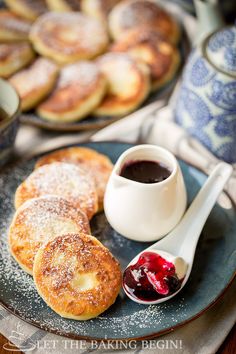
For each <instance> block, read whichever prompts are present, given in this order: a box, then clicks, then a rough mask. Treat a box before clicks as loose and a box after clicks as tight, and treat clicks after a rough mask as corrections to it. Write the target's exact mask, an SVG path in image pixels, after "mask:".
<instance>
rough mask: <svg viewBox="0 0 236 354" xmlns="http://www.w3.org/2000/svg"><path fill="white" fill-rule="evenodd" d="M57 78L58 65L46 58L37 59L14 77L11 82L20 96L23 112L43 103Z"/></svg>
mask: <svg viewBox="0 0 236 354" xmlns="http://www.w3.org/2000/svg"><path fill="white" fill-rule="evenodd" d="M57 76H58V68H57V66H56V64H54V63H53V62H52V61H51V60H49V59H46V58H38V59H36V60H35V62H34V63H33V64H32V65H31V66H30V67H28V68H27V69H24V70H21V71H19V72H18V73H16V74H15V75H13V76H12V77H11V78H10V80H9V81H10V83H11V84H12V85H13V86H14V87H15V89H16V91H17V93H18V95H19V96H20V99H21V110H22V111H28V110H29V109H32V108H34V107H35V106H36V105H37V104H38V103H39V102H40V101H42V100H43V99H44V98H45V97H46V96H47V95H48V94H49V93H50V92H51V91H52V89H53V87H54V85H55V83H56V79H57ZM35 78H37V80H36V79H35Z"/></svg>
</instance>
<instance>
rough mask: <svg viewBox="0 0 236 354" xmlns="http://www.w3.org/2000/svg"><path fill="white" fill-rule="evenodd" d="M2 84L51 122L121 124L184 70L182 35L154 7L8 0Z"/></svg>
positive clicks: (0, 18) (2, 22)
mask: <svg viewBox="0 0 236 354" xmlns="http://www.w3.org/2000/svg"><path fill="white" fill-rule="evenodd" d="M5 3H6V5H7V7H8V9H7V10H6V9H1V10H0V77H4V78H8V79H9V81H10V82H11V83H12V85H13V86H14V87H15V88H16V90H17V92H18V93H19V96H20V98H21V109H22V110H23V111H29V110H32V109H35V110H36V111H37V113H38V115H39V116H40V117H42V118H43V119H46V120H49V121H54V122H75V121H78V120H81V119H83V118H84V117H87V116H88V115H96V116H111V117H114V116H124V115H125V114H127V113H130V112H132V111H134V110H135V109H137V108H138V107H139V106H140V105H141V104H142V103H143V102H144V100H145V99H146V98H147V97H148V95H149V94H150V92H151V91H155V90H160V89H161V88H162V87H163V86H164V85H166V83H167V82H169V81H170V80H171V79H172V78H173V76H174V75H175V74H176V71H177V70H178V67H179V64H180V55H179V50H178V49H177V45H178V42H179V39H180V27H179V24H178V23H177V21H176V20H175V19H174V18H173V17H172V16H171V15H170V14H169V13H167V11H166V10H164V9H163V8H161V7H160V6H159V5H158V4H157V3H156V2H155V0H123V1H119V0H80V1H79V0H40V1H32V0H18V1H15V0H5Z"/></svg>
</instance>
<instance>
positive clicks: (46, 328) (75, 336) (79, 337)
mask: <svg viewBox="0 0 236 354" xmlns="http://www.w3.org/2000/svg"><path fill="white" fill-rule="evenodd" d="M93 143H95V144H103V143H112V144H113V143H114V144H126V145H130V146H135V145H137V144H135V143H130V142H126V141H121V140H101V141H91V140H89V139H87V140H85V141H83V142H78V143H72V144H66V145H63V146H60V147H57V148H54V149H48V150H47V151H44V152H41V153H38V154H37V153H36V154H35V155H33V156H30V157H27V158H21V159H19V160H18V161H12V162H11V163H9V164H7V165H6V166H4V167H3V169H2V171H1V172H4V171H5V170H6V169H9V168H10V167H11V166H13V165H14V166H15V165H18V164H20V163H22V162H27V161H30V160H32V159H34V158H37V157H41V156H43V155H45V154H47V153H50V152H53V151H56V150H60V149H64V148H67V147H72V146H80V145H84V144H93ZM174 156H175V155H174ZM175 157H176V156H175ZM176 158H177V157H176ZM178 160H180V161H183V162H184V163H185V164H187V165H189V166H191V167H194V168H195V169H197V170H198V171H200V172H201V173H203V174H204V175H206V173H205V172H204V171H203V170H202V169H201V168H199V167H197V166H195V165H194V164H192V163H189V162H187V161H185V160H183V159H180V158H178ZM0 175H1V173H0ZM225 193H226V195H227V196H228V198H229V199H230V201H231V202H232V205H233V207H234V209H236V203H235V202H234V201H233V200H232V198H231V197H230V195H229V194H228V193H227V192H225ZM235 279H236V270H235V271H234V274H233V275H232V277H231V278H230V280H229V282H228V283H227V284H226V286H225V287H224V288H223V289H222V291H221V292H220V293H219V294H218V295H217V296H216V297H215V298H214V299H213V300H212V301H211V302H210V303H209V304H208V305H207V306H206V307H204V308H203V309H202V310H201V311H199V312H197V313H196V314H195V315H193V316H191V317H190V318H188V319H186V320H183V321H181V322H180V323H178V324H176V325H174V326H170V327H168V328H166V329H163V330H161V331H158V332H155V333H151V334H148V335H145V336H134V337H126V338H111V337H109V338H106V337H104V338H101V337H98V338H97V337H93V336H85V335H78V334H72V333H67V332H65V331H61V330H58V329H52V328H50V327H49V326H47V325H45V326H44V325H43V326H40V324H39V323H38V322H36V321H34V320H30V319H27V318H23V317H22V315H21V314H20V313H19V311H17V310H16V309H15V308H14V307H13V306H10V305H8V304H6V303H5V302H4V301H3V300H2V299H0V305H1V306H2V307H3V308H4V309H6V310H8V311H9V312H10V313H11V314H13V315H15V316H16V317H17V318H19V319H21V320H22V321H24V322H26V323H28V324H30V325H32V326H34V327H36V328H38V329H41V330H44V331H46V332H48V333H53V334H56V335H59V336H60V337H66V338H70V339H73V340H85V341H87V342H91V341H94V340H96V341H97V342H109V341H117V342H121V341H132V340H137V341H142V340H149V339H154V338H157V337H159V336H162V335H164V334H167V333H170V332H172V331H174V330H176V329H178V328H181V327H183V326H185V325H186V324H188V323H190V322H192V321H194V320H195V319H197V318H199V317H200V316H202V315H203V314H204V313H206V312H207V311H208V310H209V309H210V308H212V307H213V306H214V305H215V304H216V303H217V302H218V301H219V300H221V299H222V297H223V296H224V295H225V293H226V292H227V291H228V289H229V288H230V287H231V286H232V284H233V282H234V280H235Z"/></svg>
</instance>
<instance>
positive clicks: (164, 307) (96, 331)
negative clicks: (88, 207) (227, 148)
mask: <svg viewBox="0 0 236 354" xmlns="http://www.w3.org/2000/svg"><path fill="white" fill-rule="evenodd" d="M82 145H83V146H88V147H92V148H94V149H96V150H98V151H99V152H101V153H104V154H106V155H108V156H109V157H110V158H111V160H112V161H113V162H116V160H117V158H118V157H119V156H120V154H121V153H122V152H123V151H124V150H126V149H127V148H129V147H130V146H131V145H129V144H124V143H114V142H101V143H87V144H82ZM35 161H36V158H35V159H32V160H30V161H24V162H21V163H19V164H18V165H15V166H14V165H13V166H11V167H9V168H8V170H4V171H2V172H1V173H0V234H1V251H0V274H1V278H0V301H1V302H2V304H3V306H5V307H6V308H8V309H9V310H11V311H12V312H14V314H16V315H17V316H19V317H20V318H21V319H23V320H25V321H27V322H29V323H31V324H33V325H35V326H38V327H40V328H43V329H45V330H48V331H51V332H56V333H57V334H61V335H65V336H69V337H72V338H85V339H91V338H93V339H131V338H132V339H134V338H135V339H141V338H150V337H153V336H157V335H160V334H162V333H165V332H168V331H170V330H171V329H174V328H175V327H177V326H180V325H183V324H184V323H186V322H188V321H190V320H192V319H194V318H196V317H197V316H199V315H200V314H201V313H202V312H203V311H205V310H206V309H207V308H209V306H210V305H211V304H213V303H214V302H215V301H216V300H217V299H218V298H219V297H220V295H221V294H222V293H223V292H224V290H225V289H226V288H227V286H228V285H229V284H230V282H231V281H232V279H233V276H234V272H235V269H236V257H235V250H236V237H235V233H236V217H235V216H236V211H235V209H223V208H222V207H220V206H219V205H216V206H215V207H214V209H213V211H212V213H211V214H210V217H209V218H208V220H207V223H206V225H205V227H204V230H203V232H202V235H201V238H200V241H199V244H198V247H197V253H196V257H195V261H194V266H193V270H192V274H191V277H190V279H189V281H188V283H187V285H186V286H185V288H184V289H183V290H182V291H181V292H180V293H179V294H178V295H177V296H176V297H174V298H173V299H171V300H170V301H169V302H166V303H163V304H160V305H155V306H154V305H152V306H144V305H139V304H137V303H134V302H132V301H131V300H129V299H128V298H127V297H126V296H125V295H124V293H123V292H121V293H120V295H119V297H118V298H117V301H116V302H115V304H114V305H113V306H112V307H110V308H109V310H108V311H106V312H105V313H104V314H102V315H101V316H99V317H98V318H96V319H92V320H89V321H85V322H79V321H74V320H68V319H64V318H61V317H60V316H58V315H57V314H56V313H55V312H53V311H52V310H51V309H50V308H49V307H48V306H47V305H46V304H45V303H44V301H43V300H42V299H41V298H40V296H39V295H38V294H37V291H36V290H35V286H34V283H33V279H32V278H31V277H30V276H29V275H28V274H26V273H25V272H24V271H23V270H21V268H20V267H19V266H18V265H17V263H16V262H15V261H14V260H13V259H12V257H11V256H10V255H9V253H8V250H7V229H8V227H9V224H10V222H11V219H12V216H13V213H14V207H13V198H14V192H15V190H16V187H17V186H18V185H19V183H20V182H21V181H22V180H23V179H24V178H25V177H26V176H27V175H28V174H29V173H30V172H31V171H32V169H33V166H34V163H35ZM180 166H181V168H182V171H183V175H184V179H185V182H186V186H187V191H188V201H189V202H191V200H192V199H193V197H194V196H195V195H196V193H197V191H198V190H199V188H200V187H201V186H202V184H203V183H204V181H205V179H206V176H205V175H204V174H203V173H202V172H200V171H198V170H197V169H196V168H194V167H191V166H189V165H187V164H186V163H184V162H181V161H180ZM137 222H138V221H137ZM92 231H93V235H94V236H96V237H97V238H98V239H99V240H100V241H101V242H102V243H103V244H104V245H105V246H107V247H108V248H109V249H110V250H111V252H112V253H113V254H114V255H115V256H116V257H117V258H118V259H119V261H120V263H121V265H122V267H123V269H124V268H125V266H126V265H127V264H128V263H129V261H130V260H131V259H132V258H133V257H134V256H135V255H136V254H137V253H139V252H140V251H141V250H143V249H144V248H145V247H147V246H148V245H149V244H144V243H139V242H135V241H130V240H127V239H126V238H124V237H122V236H121V235H119V234H117V233H116V232H115V231H114V230H113V229H112V228H111V227H110V226H109V225H108V223H107V221H106V218H105V216H104V214H103V213H101V214H99V215H97V216H95V217H94V219H93V220H92Z"/></svg>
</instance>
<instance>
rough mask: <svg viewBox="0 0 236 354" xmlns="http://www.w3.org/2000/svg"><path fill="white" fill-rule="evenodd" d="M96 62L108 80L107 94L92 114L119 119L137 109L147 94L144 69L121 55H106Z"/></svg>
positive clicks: (147, 79) (148, 82) (145, 70)
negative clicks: (118, 117) (117, 117)
mask: <svg viewBox="0 0 236 354" xmlns="http://www.w3.org/2000/svg"><path fill="white" fill-rule="evenodd" d="M97 63H98V66H99V69H100V70H101V72H102V73H103V74H104V75H105V77H106V79H107V81H108V93H107V94H106V96H105V97H104V99H103V101H102V103H101V104H100V105H99V106H98V107H97V108H96V109H95V111H94V112H93V113H94V114H95V115H98V116H122V115H125V114H128V113H130V112H132V111H134V110H135V109H136V108H137V107H139V106H140V105H141V103H142V102H143V101H144V100H145V98H146V97H147V96H148V94H149V92H150V72H149V69H148V67H147V66H146V65H145V64H144V63H142V62H138V61H136V60H135V59H133V58H132V57H131V56H130V55H128V54H124V53H107V54H105V55H103V56H102V57H100V58H99V59H98V60H97Z"/></svg>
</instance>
